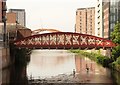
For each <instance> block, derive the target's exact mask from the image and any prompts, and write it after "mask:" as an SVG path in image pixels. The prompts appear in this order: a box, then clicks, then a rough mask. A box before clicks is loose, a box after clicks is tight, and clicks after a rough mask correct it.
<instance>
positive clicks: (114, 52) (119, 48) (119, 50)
mask: <svg viewBox="0 0 120 85" xmlns="http://www.w3.org/2000/svg"><path fill="white" fill-rule="evenodd" d="M119 56H120V45H118V46H116V47H115V48H113V50H112V59H113V60H114V61H116V59H117V58H118V57H119Z"/></svg>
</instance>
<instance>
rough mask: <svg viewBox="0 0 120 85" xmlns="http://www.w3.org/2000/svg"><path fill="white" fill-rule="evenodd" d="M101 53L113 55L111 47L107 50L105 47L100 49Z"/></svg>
mask: <svg viewBox="0 0 120 85" xmlns="http://www.w3.org/2000/svg"><path fill="white" fill-rule="evenodd" d="M100 53H101V54H102V55H104V56H108V57H111V55H112V53H111V48H107V49H106V50H104V49H100Z"/></svg>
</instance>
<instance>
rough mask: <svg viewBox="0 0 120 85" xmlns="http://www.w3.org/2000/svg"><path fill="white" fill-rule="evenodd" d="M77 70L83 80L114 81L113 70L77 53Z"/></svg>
mask: <svg viewBox="0 0 120 85" xmlns="http://www.w3.org/2000/svg"><path fill="white" fill-rule="evenodd" d="M75 65H76V72H77V73H78V75H77V77H79V79H80V80H82V81H85V80H87V81H89V82H91V83H112V78H111V72H110V70H109V69H107V68H104V67H102V66H101V65H98V64H97V63H95V62H94V61H92V60H90V59H88V58H86V57H82V56H81V57H80V55H75Z"/></svg>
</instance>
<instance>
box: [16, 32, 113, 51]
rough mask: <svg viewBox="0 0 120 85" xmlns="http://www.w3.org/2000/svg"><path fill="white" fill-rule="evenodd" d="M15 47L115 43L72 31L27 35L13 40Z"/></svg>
mask: <svg viewBox="0 0 120 85" xmlns="http://www.w3.org/2000/svg"><path fill="white" fill-rule="evenodd" d="M14 45H15V46H16V47H26V48H42V49H55V48H58V49H70V48H81V49H83V48H88V49H90V48H111V47H114V46H115V44H114V43H113V42H112V41H111V40H107V39H104V38H100V37H96V36H92V35H87V34H80V33H72V32H55V33H45V34H38V35H33V36H29V37H26V38H23V39H20V40H16V41H15V42H14Z"/></svg>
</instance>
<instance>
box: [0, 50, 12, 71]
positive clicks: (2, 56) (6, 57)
mask: <svg viewBox="0 0 120 85" xmlns="http://www.w3.org/2000/svg"><path fill="white" fill-rule="evenodd" d="M9 65H10V52H9V48H0V69H2V68H5V67H7V66H9Z"/></svg>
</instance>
